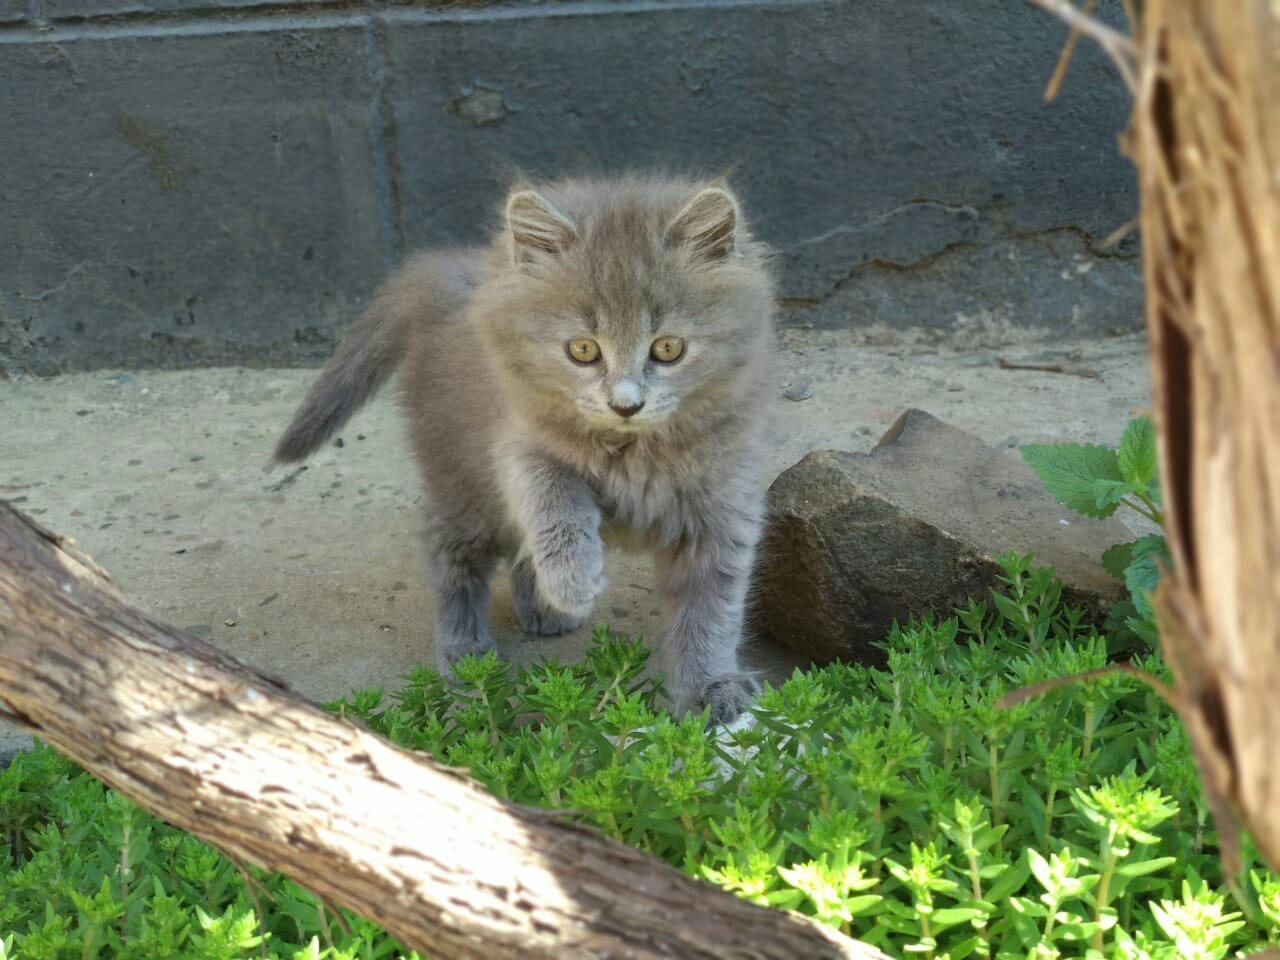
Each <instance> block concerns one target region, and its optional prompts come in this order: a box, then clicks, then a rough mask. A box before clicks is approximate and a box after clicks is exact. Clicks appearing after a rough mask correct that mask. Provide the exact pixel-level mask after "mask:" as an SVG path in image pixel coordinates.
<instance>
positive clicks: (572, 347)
mask: <svg viewBox="0 0 1280 960" xmlns="http://www.w3.org/2000/svg"><path fill="white" fill-rule="evenodd" d="M564 350H565V353H567V354H569V359H570V360H572V361H573V362H574V363H582V364H587V363H595V362H596V361H597V360H599V359H600V344H598V343H596V342H595V341H594V340H588V339H587V338H586V337H582V338H581V339H578V340H570V341H569V342H568V343H566V344H565V345H564Z"/></svg>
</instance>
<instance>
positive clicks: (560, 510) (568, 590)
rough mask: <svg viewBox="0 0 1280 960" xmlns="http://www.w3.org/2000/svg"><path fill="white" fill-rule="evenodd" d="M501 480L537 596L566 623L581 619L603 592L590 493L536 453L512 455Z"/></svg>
mask: <svg viewBox="0 0 1280 960" xmlns="http://www.w3.org/2000/svg"><path fill="white" fill-rule="evenodd" d="M506 475H507V492H508V497H509V498H510V504H511V510H512V513H513V514H514V516H515V519H516V523H517V524H518V525H519V527H520V529H521V532H522V534H523V537H524V554H525V556H527V558H528V560H529V562H531V563H532V565H533V571H534V579H535V580H536V581H537V592H538V595H539V596H540V597H541V598H542V599H543V600H544V601H545V602H546V603H547V604H548V605H549V606H550V607H552V608H553V609H555V610H558V611H560V612H561V613H563V614H566V615H567V616H568V617H569V618H571V619H578V620H581V619H585V618H586V617H587V615H589V614H590V613H591V607H592V605H593V604H594V603H595V599H596V597H597V596H599V595H600V592H601V591H602V590H603V589H604V586H605V577H604V544H603V543H602V542H601V540H600V519H601V517H600V507H599V505H598V504H597V503H596V499H595V495H594V493H593V492H592V490H591V487H590V486H589V485H588V483H587V481H586V480H585V479H584V478H583V477H581V476H580V475H579V474H577V473H574V472H573V471H572V470H570V469H568V468H567V467H565V466H563V465H562V464H559V463H556V462H555V461H553V460H549V459H548V458H546V457H544V456H541V455H539V454H536V453H527V452H521V453H517V454H515V455H513V456H512V457H511V458H510V460H509V461H508V463H507V471H506Z"/></svg>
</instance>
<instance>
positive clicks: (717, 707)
mask: <svg viewBox="0 0 1280 960" xmlns="http://www.w3.org/2000/svg"><path fill="white" fill-rule="evenodd" d="M759 690H760V685H759V684H758V683H756V681H755V678H754V677H752V676H751V675H750V674H748V673H741V672H735V673H722V674H720V676H718V677H713V678H712V679H710V680H708V681H707V682H706V683H704V684H703V685H702V686H701V687H700V688H699V689H697V690H694V691H692V692H691V693H688V694H685V695H684V696H682V697H680V698H679V699H678V700H677V701H676V713H678V714H679V715H681V716H683V715H684V714H686V713H701V712H702V711H703V710H705V709H706V708H707V707H710V708H711V716H710V718H709V719H708V721H707V722H708V724H710V725H712V726H714V725H715V724H717V723H732V722H733V721H734V720H736V719H738V715H739V714H741V713H742V711H743V710H745V709H747V707H749V706H750V705H751V701H752V700H753V699H754V698H755V695H756V694H757V693H758V692H759Z"/></svg>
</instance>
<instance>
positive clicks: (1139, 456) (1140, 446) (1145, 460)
mask: <svg viewBox="0 0 1280 960" xmlns="http://www.w3.org/2000/svg"><path fill="white" fill-rule="evenodd" d="M1119 461H1120V473H1121V475H1122V476H1123V477H1124V478H1125V479H1126V480H1128V481H1129V482H1130V483H1134V484H1138V485H1139V486H1143V487H1145V486H1146V485H1147V484H1149V483H1151V481H1152V480H1154V479H1155V477H1156V427H1155V424H1154V423H1152V422H1151V420H1150V418H1148V417H1135V418H1134V419H1133V420H1130V421H1129V425H1128V426H1127V427H1125V430H1124V436H1122V437H1121V438H1120V453H1119Z"/></svg>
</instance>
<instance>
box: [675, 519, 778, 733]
mask: <svg viewBox="0 0 1280 960" xmlns="http://www.w3.org/2000/svg"><path fill="white" fill-rule="evenodd" d="M736 526H737V527H738V530H737V531H736V533H737V535H736V536H730V537H723V538H721V537H717V536H715V535H712V534H708V535H706V536H704V537H702V538H700V539H699V540H697V541H696V542H694V543H691V544H687V545H681V546H678V547H673V548H669V549H666V550H663V551H660V552H659V554H658V584H659V588H660V589H661V591H662V594H663V596H664V597H665V599H666V601H667V604H668V607H669V610H668V615H669V617H670V619H671V632H670V636H669V638H668V642H667V649H666V659H667V684H668V686H669V688H670V691H671V696H672V699H673V700H674V701H675V709H676V713H677V714H678V715H683V714H685V713H687V712H689V711H694V712H700V711H701V710H702V709H703V708H705V707H710V708H711V722H712V723H729V722H730V721H732V720H733V719H735V718H736V717H737V716H738V714H739V713H741V712H742V711H743V710H744V709H746V707H747V706H748V705H749V704H750V703H751V700H752V698H753V697H754V696H755V693H756V691H757V689H758V686H757V684H756V682H755V680H754V678H752V677H751V675H750V674H747V673H745V672H743V671H742V669H741V668H740V667H739V666H738V644H739V643H740V641H741V639H742V617H743V608H744V606H745V604H746V596H747V586H748V582H749V580H750V577H751V564H752V561H753V560H754V558H755V545H756V540H757V539H758V537H759V522H758V521H754V520H751V521H748V520H745V519H740V520H739V522H738V523H737V524H736Z"/></svg>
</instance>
